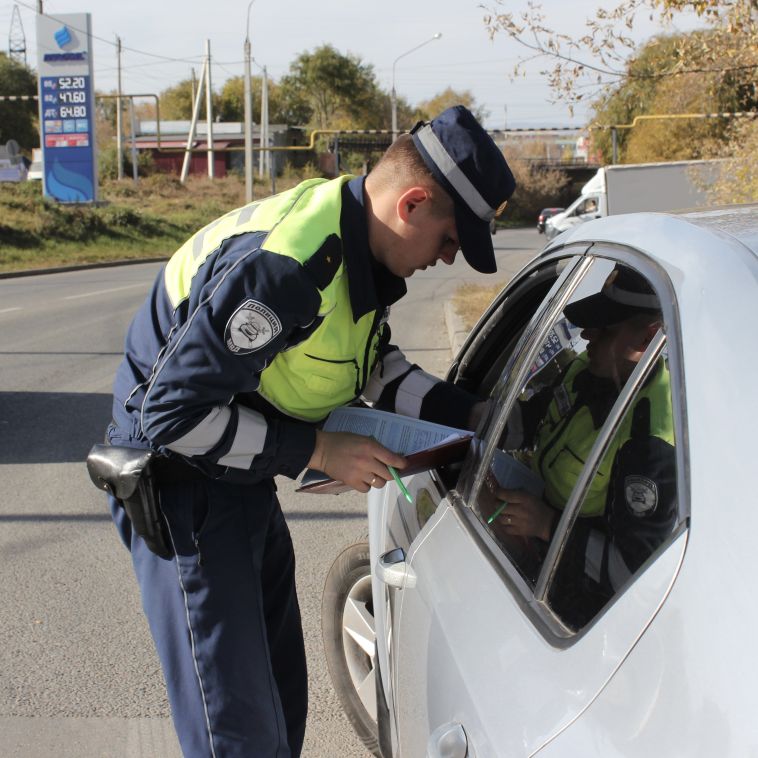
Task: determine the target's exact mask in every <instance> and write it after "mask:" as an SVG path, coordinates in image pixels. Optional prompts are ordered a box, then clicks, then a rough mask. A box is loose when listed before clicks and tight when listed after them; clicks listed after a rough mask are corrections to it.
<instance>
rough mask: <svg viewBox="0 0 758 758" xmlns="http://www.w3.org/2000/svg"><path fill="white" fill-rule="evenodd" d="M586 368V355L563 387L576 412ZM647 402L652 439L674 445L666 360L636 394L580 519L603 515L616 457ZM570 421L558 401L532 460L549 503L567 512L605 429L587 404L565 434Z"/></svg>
mask: <svg viewBox="0 0 758 758" xmlns="http://www.w3.org/2000/svg"><path fill="white" fill-rule="evenodd" d="M587 365H588V359H587V356H586V355H584V354H583V355H580V356H579V357H578V358H577V359H576V360H575V361H574V363H573V364H572V365H571V366H570V368H569V370H568V372H567V374H566V377H565V379H564V380H563V382H562V383H561V387H563V388H565V390H566V391H567V393H568V399H569V402H570V406H571V407H572V408H573V404H574V401H575V399H576V393H575V392H574V391H573V383H574V377H576V375H577V374H578V373H579V372H580V371H583V370H584V369H586V368H587ZM644 398H647V399H648V400H649V401H650V427H651V428H650V436H653V437H660V438H661V439H662V440H664V441H665V442H668V443H669V444H671V445H673V444H674V427H673V415H672V409H671V388H670V375H669V371H668V368H667V367H666V366H665V364H664V363H663V360H662V359H661V361H660V363H659V365H658V367H657V368H656V369H655V373H654V374H653V376H652V378H651V379H650V381H648V382H647V383H646V384H645V386H644V387H643V388H642V389H641V390H640V391H639V392H638V393H637V396H636V398H635V399H634V401H633V403H632V405H631V406H630V407H629V408H628V409H627V411H626V413H625V414H624V418H623V419H622V421H621V425H620V426H619V428H618V429H617V430H616V433H615V435H614V436H613V438H612V439H611V441H610V444H609V446H608V449H607V450H606V453H605V456H604V457H603V460H602V462H601V463H600V466H599V467H598V469H597V472H596V473H595V475H594V476H593V477H592V480H591V481H590V484H589V487H588V489H587V492H586V494H585V498H584V502H583V503H582V507H581V510H580V515H582V516H599V515H601V514H602V513H603V512H604V510H605V504H606V500H607V496H608V485H609V484H610V476H611V469H612V467H613V461H614V459H615V457H616V453H617V452H618V451H619V450H620V449H621V448H622V447H623V445H624V444H625V443H626V442H627V441H628V440H629V439H630V437H631V431H632V420H633V417H634V408H635V406H636V405H637V404H638V403H639V402H640V401H641V400H643V399H644ZM565 417H566V414H563V415H561V414H560V413H559V411H558V403H557V401H556V399H555V398H553V400H552V401H551V402H550V406H549V407H548V412H547V415H546V417H545V421H544V423H543V424H542V426H541V427H540V429H539V431H538V434H537V446H536V448H535V452H534V456H533V458H532V468H533V469H534V470H535V471H536V472H537V473H538V474H539V475H540V477H542V480H543V481H544V482H545V499H546V500H547V502H548V503H550V505H552V506H553V507H555V508H559V509H563V507H564V506H565V505H566V503H567V502H568V499H569V497H570V496H571V491H572V490H573V489H574V485H575V484H576V481H577V479H578V478H579V475H580V473H581V471H582V468H583V467H584V463H585V461H586V460H587V457H588V456H589V453H590V450H591V449H592V446H593V444H594V443H595V439H596V438H597V435H598V433H599V431H600V430H599V429H595V426H594V424H593V422H592V414H591V413H590V411H589V408H587V406H585V405H583V406H581V407H580V408H579V409H578V410H576V412H575V413H574V415H573V417H572V418H571V420H570V421H569V422H568V423H567V424H566V425H565V427H564V428H563V429H562V430H561V429H560V427H561V425H562V424H563V423H564V421H565ZM556 434H557V435H558V436H557V437H556V436H555V435H556Z"/></svg>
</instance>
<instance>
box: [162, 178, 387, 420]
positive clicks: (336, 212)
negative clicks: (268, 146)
mask: <svg viewBox="0 0 758 758" xmlns="http://www.w3.org/2000/svg"><path fill="white" fill-rule="evenodd" d="M351 178H352V177H351V176H342V177H339V178H337V179H333V180H331V181H327V180H324V179H312V180H308V181H306V182H303V183H301V184H299V185H298V186H297V187H295V188H293V189H291V190H289V191H287V192H283V193H281V194H279V195H275V196H273V197H271V198H267V199H265V200H262V201H259V202H256V203H251V204H249V205H246V206H243V207H242V208H239V209H236V210H234V211H232V212H231V213H228V214H226V215H225V216H222V217H221V218H220V219H218V220H217V221H216V222H214V223H213V224H211V225H209V226H206V227H205V228H204V229H202V230H201V231H200V232H198V234H196V235H195V236H194V237H192V238H190V239H189V240H188V241H187V242H186V243H185V244H184V246H183V247H182V248H180V249H179V250H178V251H177V253H176V254H175V255H174V256H173V257H172V258H171V260H170V261H169V263H168V264H167V266H166V273H165V285H166V291H167V293H168V295H169V298H170V300H171V302H172V304H173V306H174V307H175V308H176V307H177V306H178V304H179V303H180V302H181V301H182V300H183V299H184V298H186V297H187V296H188V294H189V289H190V286H191V282H192V278H193V276H194V275H195V273H196V272H197V270H198V268H199V267H200V265H201V264H202V262H203V261H204V260H205V259H206V258H207V257H208V256H209V255H210V254H211V253H212V252H213V251H215V250H216V249H218V247H219V246H220V245H221V244H222V243H223V242H224V241H225V240H227V239H229V238H230V237H233V236H236V235H239V234H245V233H250V232H265V233H266V237H265V240H264V241H263V242H262V243H261V248H263V249H265V250H266V251H267V252H269V253H275V254H277V255H283V256H287V257H289V258H293V259H294V260H296V261H298V262H299V263H300V264H301V265H302V264H304V263H306V262H307V261H308V260H309V259H310V258H311V256H313V255H314V254H315V253H316V252H322V253H323V248H324V244H325V241H328V242H331V244H330V248H329V250H330V254H333V255H335V256H339V258H340V263H339V265H338V267H337V268H336V271H335V273H334V275H333V277H331V278H330V280H329V281H328V282H320V283H319V284H318V286H319V294H320V296H321V305H320V307H319V310H318V314H317V315H316V318H317V319H319V320H320V321H321V323H320V325H319V326H318V328H317V329H316V330H315V331H314V332H313V333H312V334H311V335H310V336H309V337H308V338H307V339H305V340H304V341H303V342H300V343H298V344H297V345H295V346H293V347H290V348H287V349H286V350H283V351H281V352H279V353H278V354H277V355H276V356H275V357H274V359H273V360H272V362H271V363H270V364H269V365H268V366H267V367H266V368H265V369H264V370H263V372H262V373H261V375H260V384H259V386H258V390H257V391H258V393H259V394H260V395H261V396H262V397H263V398H265V399H266V400H267V401H268V402H269V403H271V404H272V405H273V406H274V407H276V408H278V409H279V410H281V411H282V412H283V413H285V414H286V415H288V416H291V417H292V418H296V419H301V420H304V421H312V422H313V421H320V420H322V419H323V418H325V417H326V416H327V415H328V414H329V413H330V411H332V410H334V409H335V408H337V407H339V406H341V405H345V404H346V403H349V402H350V401H352V400H353V399H355V398H357V397H359V396H360V394H361V393H362V391H363V389H364V388H365V386H366V383H367V381H368V378H369V376H370V375H371V372H372V370H373V369H374V366H375V365H376V362H377V359H378V349H379V337H380V333H381V328H382V327H381V324H380V322H381V316H382V315H383V311H379V310H374V311H370V312H368V313H366V314H364V315H363V316H362V317H361V318H359V319H358V321H357V322H355V321H354V320H353V310H352V305H351V302H350V292H349V289H348V279H347V271H346V268H345V263H344V259H343V258H342V249H341V230H340V213H341V210H342V196H341V193H342V187H343V185H344V184H345V183H346V182H347V181H349V180H350V179H351ZM330 238H331V239H330ZM331 251H333V253H332V252H331Z"/></svg>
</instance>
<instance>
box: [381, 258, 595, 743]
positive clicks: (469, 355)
mask: <svg viewBox="0 0 758 758" xmlns="http://www.w3.org/2000/svg"><path fill="white" fill-rule="evenodd" d="M585 248H586V246H584V247H582V248H581V249H580V250H579V252H580V253H581V252H584V249H585ZM571 260H572V256H571V254H567V255H564V256H560V257H556V258H555V259H553V260H551V261H549V262H546V263H545V264H544V265H541V266H531V267H528V268H527V269H525V270H524V271H523V272H521V273H520V274H519V275H517V276H516V277H514V279H513V280H512V282H511V283H510V284H509V286H508V287H507V288H506V289H505V290H504V291H503V292H502V293H501V294H500V296H499V297H497V298H495V300H494V301H493V303H492V304H491V305H490V307H489V308H488V310H487V312H486V313H485V314H484V315H483V316H482V318H481V319H480V321H479V323H478V324H477V325H476V327H475V328H474V329H472V331H471V333H470V335H469V337H468V339H467V341H466V343H465V344H464V346H463V348H462V350H461V353H460V355H459V356H457V357H456V359H455V360H454V362H453V364H452V366H451V368H450V371H449V372H448V376H447V379H448V380H450V381H453V380H455V381H456V383H458V384H459V385H461V386H463V387H466V388H468V389H471V390H472V391H473V390H474V389H481V388H482V387H487V388H488V389H490V388H491V387H492V386H494V384H495V382H496V381H497V379H498V378H499V376H500V373H501V372H502V368H503V365H504V362H505V360H506V359H507V357H508V355H509V354H510V353H511V352H512V351H513V349H514V348H515V346H516V344H517V342H518V339H519V338H520V336H521V334H522V332H523V330H524V328H525V327H526V325H527V324H528V322H529V320H530V319H531V317H532V316H533V314H534V312H535V311H536V310H537V309H538V307H539V306H540V305H541V303H542V301H543V300H544V298H545V297H546V295H547V294H548V292H549V291H550V289H551V287H553V285H554V284H555V281H556V280H557V278H558V276H559V274H560V272H562V271H563V270H564V269H565V267H566V266H567V265H568V263H569V262H570V261H571ZM492 343H497V345H498V347H497V348H491V347H488V346H489V345H491V344H492ZM459 471H460V466H450V467H448V468H447V469H446V470H443V471H428V472H424V473H422V474H419V475H416V476H414V477H412V478H411V479H410V480H406V481H407V486H408V489H409V491H410V493H411V496H412V499H413V504H412V505H410V506H409V504H408V503H407V502H406V500H405V499H404V497H403V496H402V494H401V493H400V491H399V490H398V488H397V487H395V486H394V485H393V483H391V482H390V483H389V484H388V485H387V486H386V487H383V488H382V489H381V490H375V491H374V490H372V492H371V494H370V495H369V508H368V510H369V524H370V528H369V543H370V553H371V556H372V569H373V570H372V586H373V598H374V607H373V611H374V619H375V629H376V631H377V639H376V660H377V662H378V671H379V673H380V676H381V677H382V681H383V685H382V692H383V693H384V696H385V699H386V701H387V711H388V713H389V718H390V720H391V722H392V723H391V729H392V732H393V734H394V733H395V722H394V715H393V714H394V710H395V709H394V707H393V703H394V700H393V698H394V694H393V687H392V684H391V675H392V672H393V671H394V669H395V666H394V660H393V654H394V648H393V627H394V611H395V606H396V602H397V600H398V599H399V594H398V592H397V591H396V588H394V587H392V586H389V585H387V584H386V583H385V582H383V581H382V580H381V579H379V577H378V572H377V570H376V564H377V560H378V557H379V556H382V555H384V554H385V553H387V552H390V551H396V550H397V549H398V548H399V549H400V550H401V551H402V555H405V554H406V553H407V552H408V550H409V549H410V546H411V544H412V543H413V542H414V541H415V540H416V539H417V538H418V535H419V533H420V532H421V530H422V528H423V527H424V526H425V524H426V523H427V521H428V520H429V519H430V518H431V517H432V515H433V514H434V513H435V512H436V511H437V510H438V508H439V506H440V503H441V502H442V501H443V500H444V498H445V495H446V492H447V491H448V489H449V488H450V486H452V484H453V483H454V482H455V479H456V478H457V475H458V472H459ZM395 555H399V553H397V552H396V553H395Z"/></svg>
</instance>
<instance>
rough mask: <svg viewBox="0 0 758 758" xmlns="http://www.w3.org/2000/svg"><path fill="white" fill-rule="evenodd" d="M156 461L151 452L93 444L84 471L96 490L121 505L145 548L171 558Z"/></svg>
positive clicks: (172, 553) (171, 552)
mask: <svg viewBox="0 0 758 758" xmlns="http://www.w3.org/2000/svg"><path fill="white" fill-rule="evenodd" d="M158 458H159V456H158V455H157V454H156V453H155V452H154V451H152V450H144V449H140V448H132V447H119V446H116V445H94V446H93V448H92V450H90V451H89V455H88V456H87V471H88V472H89V475H90V479H92V481H93V483H94V485H95V486H96V487H97V488H98V489H101V490H105V491H106V492H109V493H110V494H111V495H113V496H114V497H115V498H116V499H117V500H118V501H120V503H121V505H123V506H124V510H125V511H126V515H127V516H129V520H130V521H131V522H132V528H133V529H134V531H135V532H137V534H139V536H140V537H142V539H143V540H144V541H145V544H146V545H147V546H148V548H149V549H150V550H151V551H152V552H153V553H155V554H156V555H157V556H160V557H161V558H172V557H173V555H174V550H173V548H172V547H171V540H170V538H169V535H168V529H167V527H166V523H165V520H164V518H163V514H162V513H161V509H160V504H159V502H158V486H157V482H156V477H155V468H156V461H157V459H158Z"/></svg>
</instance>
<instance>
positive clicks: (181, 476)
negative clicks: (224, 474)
mask: <svg viewBox="0 0 758 758" xmlns="http://www.w3.org/2000/svg"><path fill="white" fill-rule="evenodd" d="M152 469H153V472H154V475H155V479H156V481H157V482H158V483H159V484H181V483H182V482H201V481H204V480H207V479H209V478H210V477H209V476H208V475H207V474H204V473H203V472H202V471H201V470H200V469H199V468H196V467H195V466H193V465H192V464H191V463H187V461H183V460H182V459H181V458H165V457H164V456H162V455H160V456H156V457H155V458H153V461H152Z"/></svg>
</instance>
